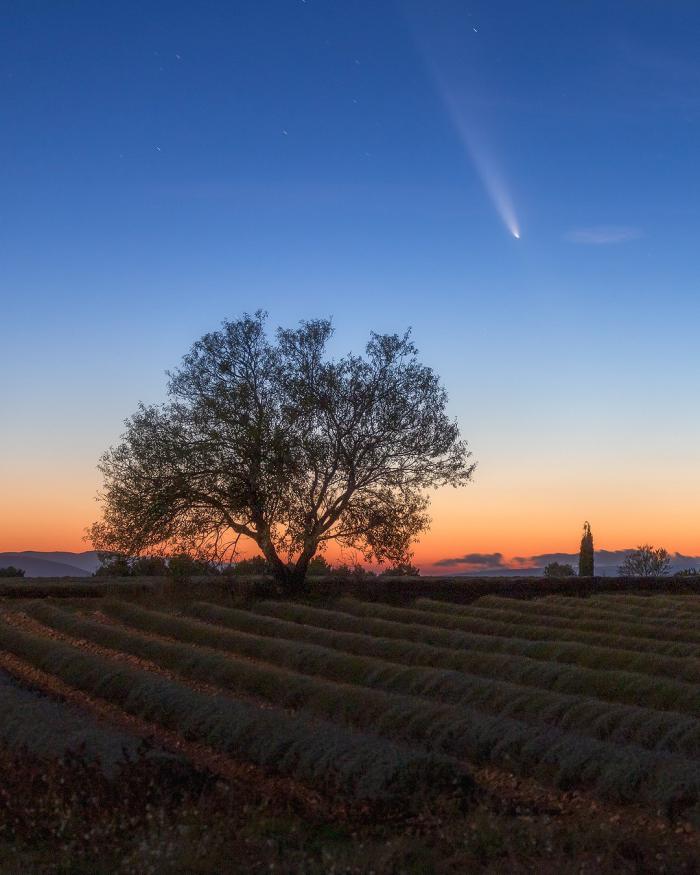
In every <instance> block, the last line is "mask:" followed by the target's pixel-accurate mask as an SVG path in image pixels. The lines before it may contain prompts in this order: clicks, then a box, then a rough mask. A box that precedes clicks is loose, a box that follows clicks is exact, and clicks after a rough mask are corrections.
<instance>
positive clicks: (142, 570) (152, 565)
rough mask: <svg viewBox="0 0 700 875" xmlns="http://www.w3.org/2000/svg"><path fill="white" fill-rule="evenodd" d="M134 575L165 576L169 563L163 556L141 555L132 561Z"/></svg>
mask: <svg viewBox="0 0 700 875" xmlns="http://www.w3.org/2000/svg"><path fill="white" fill-rule="evenodd" d="M131 573H132V574H133V575H134V577H165V575H166V574H167V573H168V563H167V562H166V561H165V559H164V558H163V557H162V556H139V557H138V559H135V560H134V561H133V562H132V563H131Z"/></svg>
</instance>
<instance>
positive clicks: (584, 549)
mask: <svg viewBox="0 0 700 875" xmlns="http://www.w3.org/2000/svg"><path fill="white" fill-rule="evenodd" d="M593 571H594V565H593V533H592V532H591V524H590V523H589V522H585V523H584V524H583V536H582V538H581V548H580V550H579V554H578V576H579V577H593Z"/></svg>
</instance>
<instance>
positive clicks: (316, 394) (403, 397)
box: [90, 312, 474, 589]
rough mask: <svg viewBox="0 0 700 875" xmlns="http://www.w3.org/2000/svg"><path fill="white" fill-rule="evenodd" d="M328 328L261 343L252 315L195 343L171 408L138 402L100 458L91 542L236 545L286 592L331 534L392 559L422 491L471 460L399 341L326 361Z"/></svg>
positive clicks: (127, 546)
mask: <svg viewBox="0 0 700 875" xmlns="http://www.w3.org/2000/svg"><path fill="white" fill-rule="evenodd" d="M331 334H332V328H331V324H330V322H328V321H324V320H316V321H311V322H302V323H301V325H300V327H299V328H298V329H295V330H283V329H280V330H278V332H277V337H276V342H274V343H273V342H271V341H270V340H269V339H268V337H267V336H266V333H265V316H264V314H262V313H260V312H259V313H257V314H256V315H255V316H254V317H251V316H244V317H243V318H242V319H239V320H237V321H234V322H224V323H223V327H222V330H220V331H216V332H213V333H211V334H207V335H205V336H204V337H203V338H202V339H201V340H199V341H198V342H197V343H195V344H194V346H193V347H192V350H191V351H190V353H189V354H188V355H187V356H185V358H184V360H183V362H182V365H181V367H180V368H179V369H178V370H177V371H176V372H175V373H174V374H171V375H170V382H169V387H168V391H169V395H170V399H171V400H170V402H169V403H168V404H166V405H164V406H161V407H155V406H151V407H146V406H141V407H140V408H139V410H138V412H137V413H136V414H135V415H134V416H132V417H131V419H130V420H128V422H127V429H126V433H125V435H124V436H123V440H122V443H121V444H119V445H118V446H117V447H115V448H112V449H110V450H109V451H108V452H107V453H105V455H104V456H103V457H102V461H101V464H100V470H101V471H102V474H103V475H104V480H105V487H104V494H103V496H102V498H103V502H104V507H103V519H102V521H101V522H98V523H95V524H94V525H93V527H92V529H91V530H90V538H91V539H92V542H93V544H94V545H95V547H96V549H98V550H106V551H109V552H116V553H120V554H123V555H127V556H136V555H141V554H143V553H148V552H153V551H154V550H155V551H156V552H164V553H173V552H186V553H188V554H195V553H198V554H200V555H206V556H207V557H208V558H213V559H215V560H216V561H217V562H222V561H224V560H225V559H226V558H227V557H228V558H230V557H231V555H232V554H233V553H235V549H236V545H237V543H238V539H239V538H241V537H246V538H249V539H251V540H252V541H254V542H255V543H256V544H257V545H258V547H259V548H260V550H261V552H262V554H263V555H264V556H265V558H266V559H267V561H268V563H269V565H270V567H271V569H272V571H273V573H274V574H275V576H276V577H277V578H278V579H279V581H280V582H281V583H283V584H284V585H285V586H286V587H287V588H290V589H293V588H294V587H296V586H298V585H300V584H301V583H302V582H303V579H304V577H305V575H306V571H307V568H308V564H309V562H310V561H311V559H312V558H313V557H314V555H315V554H316V552H317V551H318V550H319V548H322V547H323V546H324V545H325V544H326V543H327V542H329V541H331V540H335V541H337V542H338V543H339V544H341V545H343V546H344V547H346V548H349V549H352V550H357V551H359V552H360V553H361V555H362V556H363V557H364V559H365V560H367V561H371V560H376V561H379V562H383V561H390V562H394V563H399V562H405V561H406V559H407V556H408V551H409V546H410V544H411V543H412V541H414V540H415V538H416V537H417V535H418V534H419V533H420V532H421V531H423V530H424V529H425V528H426V526H427V525H428V517H427V514H426V509H427V505H428V498H427V496H426V490H427V489H430V488H434V487H437V486H441V485H448V484H449V485H453V486H459V485H463V484H466V483H467V482H468V481H469V480H470V479H471V476H472V472H473V469H474V465H473V464H472V463H471V462H470V461H469V457H470V453H469V452H468V451H467V447H466V444H465V443H464V442H463V441H461V440H460V436H459V430H458V427H457V425H456V423H455V422H454V421H451V420H450V419H449V418H448V417H447V415H446V412H445V408H446V404H447V396H446V393H445V390H444V389H443V388H442V386H441V384H440V381H439V379H438V377H437V376H436V374H435V373H434V372H433V371H432V370H431V369H430V368H428V367H427V366H425V365H423V364H421V363H420V362H419V361H418V358H417V350H416V348H415V346H414V345H413V343H412V342H411V340H410V338H409V335H408V334H405V335H404V336H398V335H378V334H372V336H371V338H370V340H369V342H368V344H367V347H366V354H365V356H358V355H347V356H345V357H344V358H341V359H337V360H331V359H329V358H328V356H327V351H326V347H327V344H328V341H329V339H330V336H331ZM283 557H287V561H291V562H292V563H293V564H292V566H291V568H290V566H289V565H288V564H287V561H285V560H284V558H283Z"/></svg>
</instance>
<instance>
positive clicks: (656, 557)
mask: <svg viewBox="0 0 700 875" xmlns="http://www.w3.org/2000/svg"><path fill="white" fill-rule="evenodd" d="M670 564H671V557H670V555H669V553H668V550H666V549H664V547H658V548H656V549H654V547H653V545H652V544H640V545H639V546H638V547H637V549H636V550H634V551H633V552H632V553H630V554H629V555H628V556H626V557H625V559H624V561H623V563H622V565H620V567H619V568H618V574H619V575H620V576H622V577H662V576H663V575H665V574H668V569H669V566H670Z"/></svg>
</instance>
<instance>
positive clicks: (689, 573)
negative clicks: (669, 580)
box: [673, 568, 700, 577]
mask: <svg viewBox="0 0 700 875" xmlns="http://www.w3.org/2000/svg"><path fill="white" fill-rule="evenodd" d="M673 576H674V577H700V571H698V569H697V568H682V569H681V570H680V571H676V573H675V574H674V575H673Z"/></svg>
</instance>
